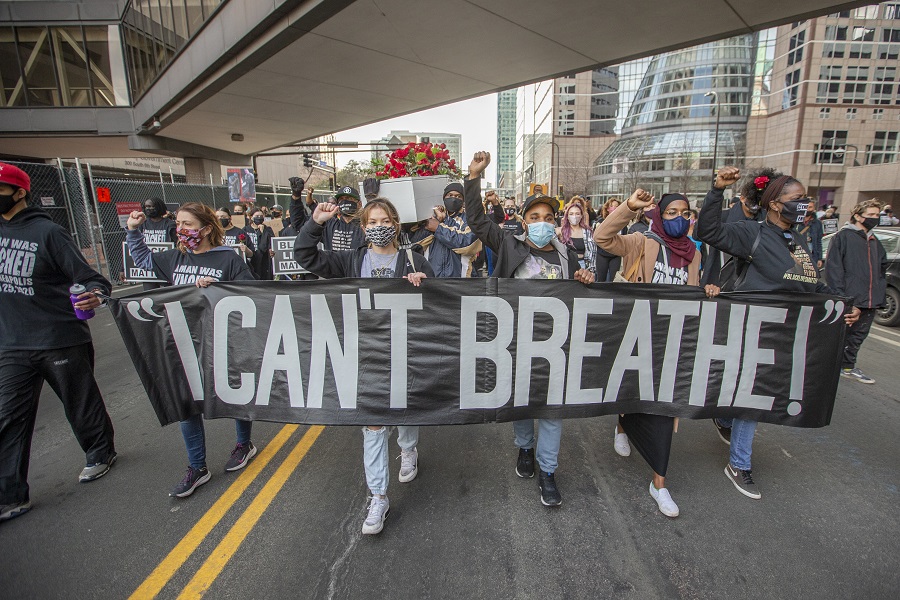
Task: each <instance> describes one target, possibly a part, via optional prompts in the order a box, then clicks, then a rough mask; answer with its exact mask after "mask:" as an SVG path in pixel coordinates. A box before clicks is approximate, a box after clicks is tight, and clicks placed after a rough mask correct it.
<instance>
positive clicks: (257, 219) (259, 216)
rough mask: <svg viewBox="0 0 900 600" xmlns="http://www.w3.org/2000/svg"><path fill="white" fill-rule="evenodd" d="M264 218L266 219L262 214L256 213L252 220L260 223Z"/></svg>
mask: <svg viewBox="0 0 900 600" xmlns="http://www.w3.org/2000/svg"><path fill="white" fill-rule="evenodd" d="M265 220H266V218H265V217H263V216H262V215H256V216H255V217H253V222H254V223H256V224H257V225H262V222H263V221H265Z"/></svg>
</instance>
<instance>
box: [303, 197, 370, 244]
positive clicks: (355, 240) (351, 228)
mask: <svg viewBox="0 0 900 600" xmlns="http://www.w3.org/2000/svg"><path fill="white" fill-rule="evenodd" d="M307 204H308V206H309V208H316V203H315V200H313V199H312V190H310V191H309V192H308V194H307ZM334 204H336V205H337V206H338V208H339V209H340V210H339V212H337V213H335V214H334V218H333V219H331V220H330V221H328V222H327V223H326V224H325V233H324V234H323V236H322V244H323V245H324V247H325V249H326V250H336V251H342V250H357V249H359V248H364V247H366V238H365V235H364V234H363V230H362V228H361V227H360V222H359V217H358V215H357V213H358V212H359V192H357V191H356V188H353V187H350V186H349V185H347V186H344V187H342V188H340V189H339V190H338V191H337V192H335V194H334ZM293 207H294V203H293V202H292V203H291V209H292V210H291V212H292V213H293ZM294 227H296V228H297V229H298V231H299V230H300V228H299V227H298V226H297V223H296V222H295V223H294Z"/></svg>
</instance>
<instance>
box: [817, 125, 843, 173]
mask: <svg viewBox="0 0 900 600" xmlns="http://www.w3.org/2000/svg"><path fill="white" fill-rule="evenodd" d="M846 145H847V132H846V131H831V130H828V129H826V130H824V131H823V132H822V141H821V142H820V143H818V144H816V148H815V149H816V151H815V154H814V155H813V158H814V160H815V163H814V164H825V165H841V164H844V152H835V149H840V150H843V148H844V146H846Z"/></svg>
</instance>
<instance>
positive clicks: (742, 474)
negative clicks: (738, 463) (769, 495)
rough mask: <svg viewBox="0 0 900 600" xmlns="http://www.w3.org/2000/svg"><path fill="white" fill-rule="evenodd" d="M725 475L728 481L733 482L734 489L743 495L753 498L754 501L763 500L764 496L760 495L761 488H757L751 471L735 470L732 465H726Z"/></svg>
mask: <svg viewBox="0 0 900 600" xmlns="http://www.w3.org/2000/svg"><path fill="white" fill-rule="evenodd" d="M725 475H726V476H728V479H729V480H731V483H733V484H734V487H736V488H737V490H738V491H739V492H740V493H742V494H743V495H745V496H747V497H748V498H753V499H754V500H759V499H760V498H762V494H760V493H759V488H758V487H757V486H756V482H754V481H753V474H752V473H751V472H750V470H749V469H748V470H746V471H744V470H743V469H735V468H734V467H732V466H731V463H729V464H727V465H725Z"/></svg>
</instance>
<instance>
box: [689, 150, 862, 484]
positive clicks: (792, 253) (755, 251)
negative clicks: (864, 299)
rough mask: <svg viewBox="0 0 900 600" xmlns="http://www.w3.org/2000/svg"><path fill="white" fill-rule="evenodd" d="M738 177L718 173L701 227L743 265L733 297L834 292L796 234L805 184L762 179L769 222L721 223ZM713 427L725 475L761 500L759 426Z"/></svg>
mask: <svg viewBox="0 0 900 600" xmlns="http://www.w3.org/2000/svg"><path fill="white" fill-rule="evenodd" d="M739 177H740V170H739V169H737V168H736V167H723V168H722V169H719V172H718V174H717V175H716V180H715V183H714V184H713V188H712V189H711V190H710V191H709V193H708V194H707V195H706V199H705V200H704V202H703V208H702V209H701V210H700V218H699V220H698V221H697V235H698V236H699V237H700V239H701V240H703V241H704V242H706V243H707V244H709V245H710V246H713V247H714V248H718V249H719V250H721V251H722V252H725V253H727V254H731V255H732V256H735V257H738V258H740V259H742V260H744V262H745V271H744V273H743V275H742V277H741V278H740V279H739V280H738V282H737V285H736V286H735V291H775V290H777V291H786V292H821V293H830V292H832V290H831V289H830V288H828V287H827V286H826V285H825V284H824V283H823V282H822V281H821V280H820V279H819V271H818V269H817V268H816V265H815V263H813V261H812V258H811V256H810V253H809V249H808V248H807V246H806V238H805V237H804V236H802V235H800V234H799V233H798V232H797V231H796V228H795V225H796V224H797V223H799V222H801V221H802V220H803V218H804V217H805V215H806V205H807V202H805V201H804V198H805V196H806V189H805V188H804V187H803V184H802V183H800V182H799V181H798V180H796V179H794V178H793V177H791V176H790V175H781V176H779V177H777V178H775V179H770V178H766V180H765V181H763V180H761V179H758V180H757V181H756V183H755V186H756V187H757V189H758V191H760V192H762V196H761V198H760V202H759V205H760V209H761V210H764V211H766V214H765V219H764V220H763V221H762V222H756V221H750V220H740V221H736V222H733V223H723V222H722V201H723V198H724V196H723V193H724V190H725V188H727V187H728V186H729V185H732V184H733V183H735V182H736V181H737V180H738V178H739ZM859 314H860V311H859V309H858V308H855V307H854V308H853V309H852V310H851V311H850V313H849V314H847V315H846V316H845V317H844V320H845V322H846V323H847V324H848V325H850V324H852V323H854V322H856V320H857V319H859ZM713 422H714V423H715V425H716V428H717V430H718V432H719V435H720V437H721V438H722V440H723V441H724V442H725V443H727V444H729V445H730V446H731V451H730V455H729V461H728V464H727V465H726V466H725V475H726V476H727V477H728V479H729V481H731V482H732V483H733V484H734V486H735V487H736V488H737V490H738V491H739V492H741V493H742V494H744V495H745V496H747V497H749V498H753V499H759V498H761V497H762V495H761V493H760V491H759V486H758V485H757V484H756V482H755V481H754V479H753V474H752V468H751V455H752V452H753V436H754V433H755V432H756V421H755V420H752V419H739V418H735V419H714V421H713Z"/></svg>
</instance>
